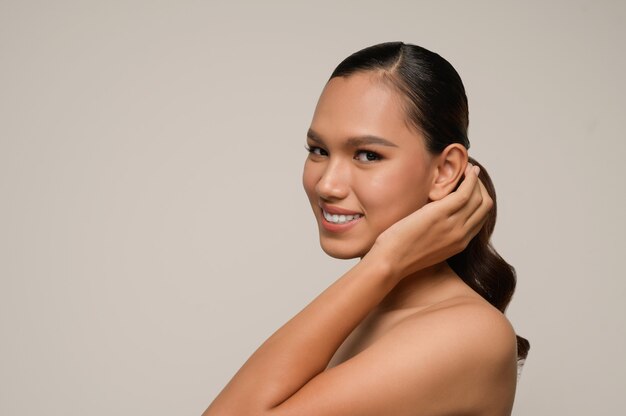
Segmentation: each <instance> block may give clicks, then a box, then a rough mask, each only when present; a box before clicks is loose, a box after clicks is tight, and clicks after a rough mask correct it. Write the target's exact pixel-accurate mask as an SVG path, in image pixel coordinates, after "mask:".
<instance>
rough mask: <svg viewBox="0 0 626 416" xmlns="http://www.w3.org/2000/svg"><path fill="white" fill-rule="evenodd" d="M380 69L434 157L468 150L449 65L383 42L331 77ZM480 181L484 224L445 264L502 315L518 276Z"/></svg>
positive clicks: (521, 342) (461, 96)
mask: <svg viewBox="0 0 626 416" xmlns="http://www.w3.org/2000/svg"><path fill="white" fill-rule="evenodd" d="M365 71H378V72H380V74H381V76H382V77H383V79H384V80H385V81H388V82H390V83H391V85H393V86H394V87H395V88H396V89H397V90H398V91H399V92H400V93H401V94H402V96H403V97H404V98H405V100H404V104H405V111H406V113H407V119H408V121H409V122H410V123H411V125H412V126H413V127H414V128H416V129H417V130H418V131H420V132H421V133H422V134H423V136H424V138H425V140H426V147H427V148H428V150H429V151H430V152H432V153H434V154H438V153H441V152H442V151H443V150H444V149H445V148H446V147H447V146H448V145H449V144H452V143H460V144H462V145H463V146H465V148H467V149H469V147H470V143H469V139H468V137H467V127H468V125H469V112H468V105H467V96H466V94H465V87H464V86H463V82H462V81H461V77H460V76H459V74H458V73H457V72H456V70H455V69H454V68H453V67H452V65H451V64H450V63H449V62H448V61H446V60H445V59H444V58H442V57H441V56H439V55H438V54H436V53H434V52H431V51H429V50H427V49H424V48H422V47H420V46H416V45H411V44H405V43H402V42H387V43H381V44H378V45H374V46H370V47H368V48H365V49H362V50H360V51H358V52H356V53H354V54H352V55H350V56H349V57H347V58H346V59H345V60H344V61H343V62H341V63H340V64H339V65H338V66H337V68H335V70H334V71H333V73H332V75H331V77H330V79H332V78H335V77H347V76H349V75H351V74H354V73H357V72H365ZM469 160H470V162H471V163H473V164H474V165H478V166H480V174H479V178H480V179H481V181H482V182H483V184H484V185H485V188H486V189H487V192H488V193H489V195H490V196H491V198H492V199H493V208H492V209H491V211H490V213H489V216H488V218H487V221H486V223H485V225H484V226H483V227H482V228H481V230H480V231H479V232H478V234H477V235H476V236H475V237H474V238H473V239H472V240H471V241H470V242H469V244H468V245H467V247H466V248H465V250H463V251H462V252H460V253H458V254H456V255H454V256H452V257H450V258H449V259H448V260H447V262H448V264H449V265H450V267H451V268H452V269H453V270H454V271H455V273H457V274H458V275H459V276H460V277H461V278H462V279H463V281H465V283H467V284H468V285H469V286H470V287H471V288H472V289H474V290H475V291H476V292H477V293H479V294H480V295H481V296H482V297H483V298H485V299H486V300H487V301H488V302H489V303H491V304H492V305H493V306H495V307H496V308H498V309H499V310H500V311H502V312H503V313H504V311H505V310H506V307H507V306H508V304H509V302H510V301H511V297H512V296H513V292H514V291H515V284H516V274H515V269H514V268H513V266H511V265H510V264H508V263H507V262H506V261H504V259H503V258H502V257H500V255H499V254H498V253H497V252H496V250H495V249H494V248H493V246H492V245H491V242H490V238H491V234H492V233H493V229H494V227H495V224H496V214H497V205H496V193H495V189H494V187H493V183H492V181H491V178H490V177H489V175H488V173H487V171H486V170H485V168H484V167H483V166H482V165H481V164H480V163H478V162H477V161H476V160H474V159H473V158H471V157H470V158H469ZM529 349H530V344H529V343H528V341H527V340H526V339H524V338H522V337H520V336H517V355H518V359H524V358H526V355H527V354H528V350H529Z"/></svg>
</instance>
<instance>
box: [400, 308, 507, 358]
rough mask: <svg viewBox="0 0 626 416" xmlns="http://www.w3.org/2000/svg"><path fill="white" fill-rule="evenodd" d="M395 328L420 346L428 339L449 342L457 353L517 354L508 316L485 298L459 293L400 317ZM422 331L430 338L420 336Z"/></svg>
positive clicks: (440, 342) (446, 343)
mask: <svg viewBox="0 0 626 416" xmlns="http://www.w3.org/2000/svg"><path fill="white" fill-rule="evenodd" d="M396 330H397V331H398V332H406V336H409V337H413V338H414V342H419V344H420V345H422V346H424V345H425V344H428V343H431V342H432V343H435V344H445V345H450V346H452V347H454V348H455V350H457V351H458V353H459V354H461V355H462V354H463V353H464V351H467V350H468V349H469V350H475V351H474V352H475V353H477V354H478V356H477V358H480V357H482V356H485V357H484V358H485V359H496V358H498V357H500V358H510V357H514V358H515V357H516V356H517V343H516V338H515V331H514V330H513V327H512V326H511V323H510V322H509V320H508V319H507V318H506V316H504V314H503V313H502V312H500V311H499V310H498V309H496V308H495V307H493V306H492V305H490V304H489V303H487V302H486V301H484V300H482V299H480V300H479V299H476V298H473V297H466V296H459V297H455V298H451V299H448V300H446V301H444V302H441V303H438V304H436V305H432V306H430V307H428V308H426V309H424V310H421V311H419V312H416V313H414V314H412V315H409V316H408V317H406V318H405V319H404V320H402V321H400V322H399V323H398V324H397V327H396ZM426 334H430V335H431V337H429V338H430V339H424V336H425V335H426ZM438 346H439V347H441V346H442V345H438ZM460 347H462V349H461V348H460Z"/></svg>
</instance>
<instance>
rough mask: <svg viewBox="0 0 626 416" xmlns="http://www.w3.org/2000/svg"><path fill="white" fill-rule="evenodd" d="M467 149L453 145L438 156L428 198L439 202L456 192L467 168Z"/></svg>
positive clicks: (460, 145) (459, 145) (456, 144)
mask: <svg viewBox="0 0 626 416" xmlns="http://www.w3.org/2000/svg"><path fill="white" fill-rule="evenodd" d="M467 161H468V156H467V149H466V148H465V146H463V145H462V144H460V143H452V144H450V145H448V147H446V148H445V149H444V150H443V152H441V154H439V155H438V156H437V159H436V162H435V163H436V164H435V166H434V176H433V182H432V184H431V188H430V192H429V194H428V197H429V198H430V199H431V200H432V201H437V200H439V199H441V198H443V197H445V196H446V195H448V194H449V193H450V192H452V191H454V189H455V188H456V186H457V185H458V183H459V181H460V180H461V178H462V177H463V172H465V167H466V166H467Z"/></svg>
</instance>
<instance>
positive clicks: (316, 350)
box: [204, 73, 517, 416]
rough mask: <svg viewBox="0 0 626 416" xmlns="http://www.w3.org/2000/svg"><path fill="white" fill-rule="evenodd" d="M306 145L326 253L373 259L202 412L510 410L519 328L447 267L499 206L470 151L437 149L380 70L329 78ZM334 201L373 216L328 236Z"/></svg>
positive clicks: (303, 415) (286, 329)
mask: <svg viewBox="0 0 626 416" xmlns="http://www.w3.org/2000/svg"><path fill="white" fill-rule="evenodd" d="M308 136H309V137H308V139H307V143H308V147H309V150H310V154H309V157H308V159H307V161H306V163H305V168H304V174H303V184H304V188H305V191H306V193H307V195H308V197H309V200H310V202H311V206H312V208H313V212H314V214H315V216H316V219H317V221H318V224H320V244H321V246H322V249H323V250H324V251H325V252H326V253H328V254H329V255H331V256H333V257H337V258H353V257H361V260H360V261H359V262H358V263H357V264H356V265H355V266H354V267H352V268H351V269H350V270H348V271H347V272H346V273H345V274H344V275H342V276H341V277H340V278H339V279H338V280H336V281H335V282H334V283H333V284H332V285H331V286H329V287H328V288H327V289H326V290H325V291H324V292H322V293H321V294H320V295H319V296H318V297H316V298H315V299H314V300H313V301H312V302H311V303H310V304H309V305H307V306H306V307H305V308H304V309H303V310H302V311H300V312H299V313H298V314H297V315H296V316H294V317H293V318H292V319H291V320H289V321H288V322H287V323H286V324H284V325H283V326H282V327H281V328H279V329H278V330H277V331H276V332H275V333H274V334H273V335H272V336H271V337H270V338H269V339H267V340H266V341H265V342H264V343H263V344H262V345H261V346H260V347H259V348H258V349H257V350H256V351H255V352H254V354H253V355H252V356H251V357H250V358H249V359H248V361H246V363H245V364H244V365H243V366H242V367H241V369H240V370H239V371H238V372H237V374H235V376H234V377H233V378H232V380H231V381H230V382H229V383H228V384H227V385H226V387H224V389H223V390H222V392H221V393H220V394H219V395H218V396H217V397H216V398H215V400H214V401H213V402H212V403H211V405H210V406H209V408H208V409H207V410H206V411H205V412H204V415H205V416H231V415H232V416H234V415H237V416H351V415H354V416H357V415H358V416H369V415H372V416H374V415H376V416H380V415H393V416H403V415H407V416H408V415H411V416H417V415H434V416H436V415H461V414H462V415H482V416H491V415H494V416H495V415H498V416H500V415H510V413H511V408H512V405H513V398H514V394H515V385H516V354H517V351H516V340H515V333H514V331H513V329H512V327H511V325H510V324H509V322H508V320H507V319H506V318H505V317H504V315H503V314H502V313H500V311H498V310H497V309H496V308H494V307H492V306H491V305H490V304H489V303H488V302H486V301H485V300H484V299H483V298H482V297H480V296H479V295H478V294H477V293H475V292H474V291H473V290H472V289H471V288H469V287H468V286H467V285H466V284H465V283H464V282H463V281H462V280H461V279H460V278H459V277H458V276H457V275H456V274H455V273H454V271H452V269H450V268H449V267H448V266H447V264H446V262H445V260H446V259H447V258H449V257H450V256H452V255H454V254H456V253H458V252H459V251H461V250H463V248H464V247H465V246H466V245H467V243H468V242H469V241H470V240H471V238H472V237H473V236H475V235H476V233H477V232H478V230H479V229H480V228H481V227H482V225H483V224H484V221H485V219H486V215H487V213H488V212H489V210H490V209H491V208H492V206H493V201H492V200H491V198H490V197H489V195H488V194H487V192H486V190H485V188H484V186H483V184H482V183H481V182H480V180H479V179H478V176H477V173H478V172H477V171H478V167H474V166H472V165H471V164H469V163H468V161H467V160H468V159H467V151H466V150H465V148H464V147H463V146H461V145H455V144H453V145H450V146H448V147H447V148H446V149H445V150H444V151H443V152H442V153H441V154H438V155H431V154H430V153H429V152H427V151H426V149H425V147H424V142H423V137H422V136H421V133H419V132H417V131H416V130H415V129H414V128H413V127H411V126H410V125H409V124H408V123H406V121H405V118H404V110H403V107H402V101H401V99H400V98H399V96H398V94H397V93H396V92H395V90H394V89H393V88H391V87H390V86H389V85H388V84H387V83H386V82H385V81H384V80H383V78H381V77H380V76H379V74H376V73H361V74H354V75H351V76H349V77H347V78H333V79H332V80H331V81H329V83H328V84H327V85H326V87H325V89H324V91H323V92H322V95H321V97H320V100H319V102H318V105H317V108H316V110H315V114H314V117H313V121H312V123H311V130H310V131H309V135H308ZM372 136H376V137H377V138H383V139H384V140H385V142H384V144H381V142H380V140H374V141H376V143H373V141H372V140H371V137H372ZM364 137H367V138H368V139H367V140H364ZM355 138H356V139H355ZM366 142H367V143H366ZM459 182H460V185H459V186H458V189H457V190H456V191H454V189H455V187H456V186H457V184H459ZM453 191H454V192H453ZM324 204H326V205H325V206H327V205H331V206H334V207H340V208H343V209H347V210H350V211H352V212H359V213H362V215H363V217H362V218H360V219H359V222H358V223H357V224H355V225H354V226H353V227H351V228H350V229H348V230H347V231H343V232H332V231H328V230H327V229H325V228H324V227H323V226H322V217H321V215H322V210H321V208H320V205H324Z"/></svg>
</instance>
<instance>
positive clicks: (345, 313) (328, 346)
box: [204, 257, 395, 416]
mask: <svg viewBox="0 0 626 416" xmlns="http://www.w3.org/2000/svg"><path fill="white" fill-rule="evenodd" d="M394 286H395V280H394V278H393V277H392V275H391V273H390V272H389V270H388V269H387V268H386V267H385V266H384V265H382V264H381V263H377V262H374V261H372V262H368V261H367V257H365V258H364V259H363V260H361V261H360V262H359V263H357V264H356V265H355V266H354V267H353V268H351V269H350V270H349V271H348V272H347V273H345V274H344V275H343V276H341V277H340V278H339V279H338V280H337V281H335V282H334V283H333V284H332V285H331V286H329V287H328V288H327V289H326V290H325V291H324V292H322V293H321V294H320V295H319V296H318V297H317V298H315V299H314V300H313V301H312V302H311V303H310V304H309V305H307V306H306V307H305V308H304V309H303V310H302V311H300V312H299V313H298V314H297V315H296V316H294V317H293V318H292V319H291V320H289V321H288V322H287V323H286V324H284V325H283V326H282V327H281V328H279V329H278V330H277V331H276V332H275V333H274V334H273V335H272V336H271V337H270V338H268V339H267V340H266V341H265V342H264V343H263V344H262V345H261V346H260V347H259V348H258V349H257V350H256V351H255V353H254V354H252V356H251V357H250V358H249V359H248V361H246V363H245V364H244V365H243V366H242V367H241V369H240V370H239V371H238V372H237V374H235V376H234V377H233V378H232V380H231V381H230V382H229V383H228V385H227V386H226V387H225V388H224V389H223V390H222V392H221V393H220V394H219V395H218V396H217V397H216V398H215V400H214V401H213V403H212V404H211V405H210V406H209V408H208V409H207V411H206V412H205V413H204V415H205V416H209V415H212V416H222V415H228V414H231V413H232V414H241V415H246V413H244V412H247V411H249V412H251V413H254V414H255V415H262V414H263V413H262V412H263V411H265V410H269V409H271V408H272V407H274V406H276V405H278V404H280V403H282V402H283V401H285V400H286V399H288V398H289V397H290V396H291V395H293V394H294V393H295V392H297V391H298V390H299V389H300V388H301V387H302V386H303V385H305V384H306V383H307V382H308V381H309V380H310V379H312V378H313V377H315V376H316V375H317V374H319V373H321V372H322V371H324V369H325V368H326V366H327V365H328V363H329V361H330V359H331V358H332V356H333V354H334V353H335V352H336V351H337V349H338V348H339V346H340V345H341V344H342V342H343V341H344V340H345V339H346V338H347V337H348V335H349V334H350V333H351V332H352V330H354V328H355V327H356V326H357V325H358V324H359V323H360V322H361V321H362V320H363V319H364V318H365V317H366V316H367V314H368V313H369V312H370V311H371V310H372V309H373V308H374V307H375V306H376V305H377V304H378V303H380V301H381V300H382V299H383V298H384V297H385V296H386V295H387V294H388V293H389V291H391V289H392V288H393V287H394Z"/></svg>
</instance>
